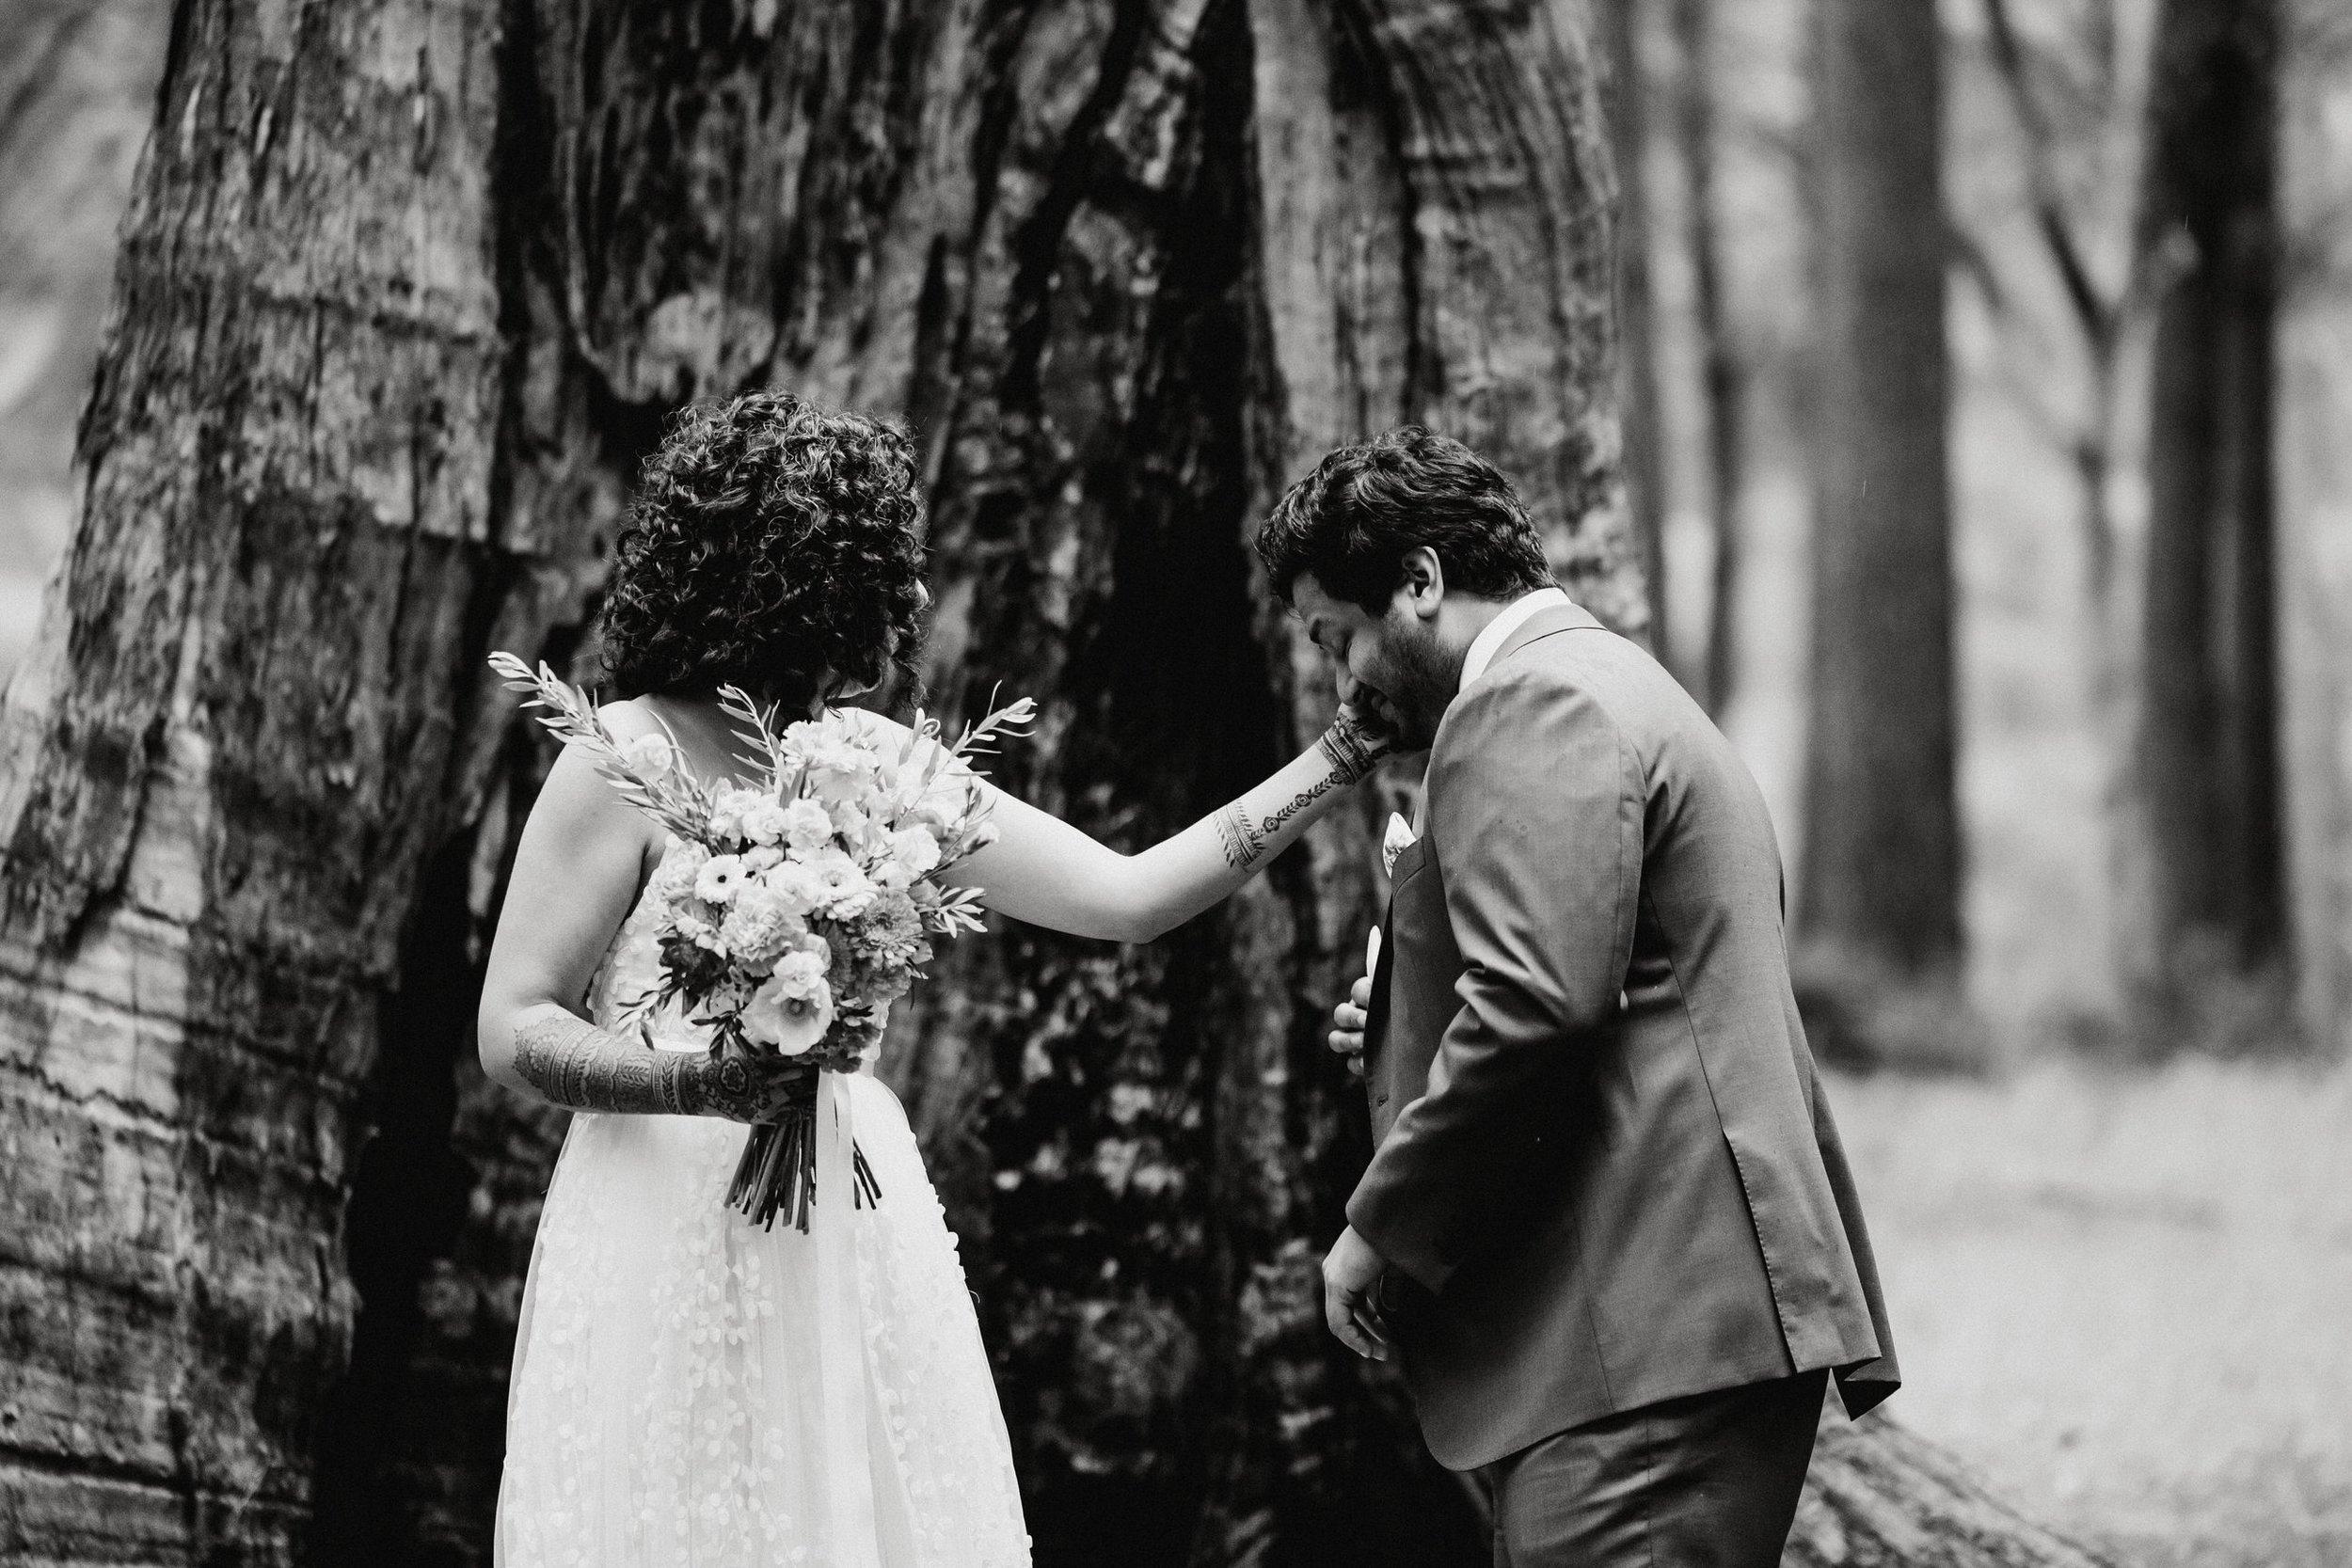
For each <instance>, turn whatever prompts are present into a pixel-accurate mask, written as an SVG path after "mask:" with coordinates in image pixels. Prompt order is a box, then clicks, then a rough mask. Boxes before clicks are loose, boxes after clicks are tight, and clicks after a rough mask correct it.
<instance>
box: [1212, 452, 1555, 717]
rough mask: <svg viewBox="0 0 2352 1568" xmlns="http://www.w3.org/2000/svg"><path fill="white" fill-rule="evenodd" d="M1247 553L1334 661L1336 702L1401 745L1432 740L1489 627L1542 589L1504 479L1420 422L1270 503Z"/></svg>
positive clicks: (1523, 521) (1545, 576)
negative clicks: (1371, 720)
mask: <svg viewBox="0 0 2352 1568" xmlns="http://www.w3.org/2000/svg"><path fill="white" fill-rule="evenodd" d="M1257 548H1258V555H1259V558H1260V559H1261V560H1262V561H1263V562H1264V563H1265V569H1266V577H1267V579H1268V581H1269V582H1270V583H1271V584H1272V586H1273V589H1274V592H1275V594H1276V595H1277V596H1279V598H1280V599H1281V600H1282V601H1283V602H1284V603H1285V604H1287V605H1289V606H1290V607H1291V610H1292V611H1293V612H1294V613H1295V614H1296V615H1297V616H1298V618H1299V619H1300V620H1301V621H1303V622H1305V623H1306V626H1307V635H1308V637H1309V638H1310V639H1311V641H1313V642H1314V644H1315V646H1316V647H1318V648H1321V649H1322V650H1323V651H1324V653H1325V654H1326V655H1327V656H1328V657H1330V659H1331V662H1332V663H1333V665H1334V666H1335V667H1336V668H1337V670H1338V672H1339V696H1340V701H1341V702H1343V703H1345V704H1347V705H1350V706H1352V707H1355V708H1358V709H1359V710H1362V711H1365V712H1368V713H1371V714H1373V715H1375V716H1376V718H1377V719H1378V720H1379V721H1380V722H1382V723H1383V724H1384V725H1386V726H1387V727H1388V728H1389V729H1390V730H1391V732H1392V734H1393V736H1394V737H1395V739H1396V742H1397V750H1399V751H1402V752H1420V751H1426V750H1427V749H1428V747H1429V744H1430V742H1431V740H1432V739H1434V738H1435V737H1436V736H1437V733H1438V721H1439V720H1440V719H1442V718H1443V717H1444V716H1445V710H1446V705H1447V704H1448V703H1450V702H1451V701H1453V699H1454V693H1455V691H1456V690H1457V689H1459V688H1460V684H1461V675H1462V663H1463V660H1464V658H1465V657H1467V656H1468V654H1469V651H1470V644H1471V642H1473V641H1476V639H1477V637H1478V634H1479V633H1480V632H1481V631H1483V630H1485V629H1486V625H1487V623H1489V622H1490V621H1492V620H1493V619H1494V618H1495V617H1496V616H1497V615H1498V614H1500V613H1501V612H1502V610H1503V608H1504V607H1505V606H1507V605H1509V604H1510V603H1511V602H1512V601H1513V600H1515V599H1517V598H1518V597H1519V596H1520V595H1522V594H1530V593H1534V592H1535V591H1536V590H1538V589H1543V588H1549V587H1550V586H1552V578H1551V570H1550V567H1549V564H1548V563H1547V562H1546V561H1545V559H1544V547H1543V541H1542V540H1541V539H1540V538H1539V537H1538V536H1537V534H1536V532H1535V525H1534V522H1533V521H1532V520H1531V519H1530V518H1529V517H1528V515H1527V508H1526V507H1525V506H1524V505H1522V504H1521V503H1520V501H1519V498H1518V494H1517V493H1516V492H1515V491H1513V490H1512V488H1511V482H1510V481H1509V480H1507V479H1505V478H1503V476H1502V472H1501V470H1499V469H1497V468H1496V467H1494V465H1493V464H1491V463H1488V462H1487V461H1486V459H1484V458H1482V457H1480V456H1479V455H1478V454H1477V453H1476V452H1474V451H1470V448H1468V447H1466V446H1464V445H1463V444H1462V443H1461V442H1459V441H1456V440H1454V439H1452V438H1450V437H1448V436H1438V435H1436V434H1434V433H1432V432H1430V431H1427V430H1424V429H1422V427H1421V426H1419V425H1405V426H1402V427H1400V428H1398V429H1395V430H1391V431H1390V432H1389V433H1388V434H1387V435H1385V436H1378V437H1376V438H1375V439H1373V440H1370V441H1366V442H1363V443H1361V444H1360V445H1358V446H1350V447H1341V448H1340V449H1338V450H1337V451H1333V452H1332V453H1331V454H1330V455H1329V456H1327V457H1326V458H1324V460H1323V461H1322V462H1320V463H1318V464H1316V465H1315V467H1314V471H1313V472H1312V473H1310V474H1309V475H1307V477H1306V478H1304V479H1302V480H1300V481H1299V482H1298V483H1295V484H1294V485H1292V486H1291V488H1290V491H1289V493H1288V494H1286V495H1285V496H1283V498H1282V499H1281V500H1280V501H1279V502H1278V503H1277V504H1276V506H1275V508H1274V512H1273V515H1272V516H1270V517H1269V518H1268V519H1267V520H1266V523H1265V526H1264V527H1263V529H1261V530H1260V531H1259V533H1258V537H1257Z"/></svg>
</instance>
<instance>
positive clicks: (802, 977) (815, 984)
mask: <svg viewBox="0 0 2352 1568" xmlns="http://www.w3.org/2000/svg"><path fill="white" fill-rule="evenodd" d="M830 968H832V964H831V962H830V955H829V954H825V953H815V952H809V951H806V950H804V949H803V950H800V951H795V952H791V953H787V954H786V955H785V956H784V957H783V958H779V959H777V960H776V971H775V974H772V975H771V976H770V978H771V980H772V981H773V982H774V984H775V986H776V993H777V994H778V995H780V996H788V997H791V998H793V999H795V1000H796V1001H802V1002H806V1001H808V1000H810V999H811V998H813V997H815V996H816V995H817V994H818V992H819V991H821V990H824V989H825V972H826V971H827V970H828V969H830Z"/></svg>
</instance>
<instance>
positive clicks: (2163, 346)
mask: <svg viewBox="0 0 2352 1568" xmlns="http://www.w3.org/2000/svg"><path fill="white" fill-rule="evenodd" d="M2279 29H2280V20H2279V14H2278V8H2277V7H2276V6H2275V5H2274V4H2270V3H2268V0H2255V3H2249V4H2244V5H2236V4H2230V5H2222V4H2214V3H2211V0H2169V3H2168V4H2167V5H2166V6H2165V7H2164V8H2163V9H2162V11H2161V12H2160V13H2159V18H2158V25H2157V31H2156V44H2155V61H2154V66H2153V71H2152V75H2151V84H2150V94H2149V121H2148V131H2149V141H2148V152H2147V164H2146V175H2145V179H2144V182H2143V184H2142V190H2141V203H2142V208H2141V214H2140V230H2141V246H2142V249H2143V251H2144V252H2146V253H2148V254H2151V255H2154V256H2158V257H2162V258H2167V259H2169V260H2171V261H2173V263H2174V265H2173V267H2172V268H2171V269H2170V276H2169V278H2168V281H2169V287H2168V288H2167V289H2166V292H2165V293H2164V294H2163V295H2162V297H2161V299H2160V301H2159V302H2158V306H2157V325H2156V342H2155V358H2154V367H2153V373H2152V382H2153V386H2152V391H2151V400H2150V408H2149V440H2148V451H2149V515H2148V543H2147V577H2146V585H2145V599H2144V604H2143V613H2142V621H2141V646H2140V654H2141V685H2142V690H2141V700H2140V718H2139V721H2140V732H2139V745H2138V752H2137V759H2136V760H2137V773H2138V777H2137V807H2138V810H2139V812H2140V813H2141V814H2142V815H2143V817H2144V822H2143V824H2142V825H2143V828H2144V832H2143V835H2142V840H2143V845H2144V851H2145V853H2144V857H2143V862H2142V863H2143V864H2144V866H2145V869H2146V874H2147V882H2146V886H2145V887H2144V889H2142V890H2140V898H2141V901H2142V905H2143V907H2142V908H2140V909H2139V910H2138V911H2137V913H2138V915H2139V917H2140V924H2141V929H2140V930H2139V931H2138V932H2137V933H2136V934H2137V947H2136V951H2135V953H2134V957H2135V958H2136V959H2137V969H2138V973H2137V974H2134V975H2133V976H2132V978H2133V979H2134V980H2135V981H2136V982H2137V986H2138V988H2139V989H2140V990H2141V991H2142V992H2143V993H2144V994H2146V995H2147V997H2148V998H2149V999H2150V1000H2152V1001H2153V1002H2154V1003H2155V1004H2156V1007H2155V1011H2156V1012H2157V1015H2158V1016H2163V1015H2165V1014H2175V1015H2177V1014H2179V1013H2180V1012H2182V1011H2183V1010H2184V1009H2186V1010H2188V1011H2190V1012H2194V1011H2196V1010H2197V1009H2198V1007H2199V1005H2200V1002H2201V992H2202V991H2204V990H2206V989H2207V988H2209V987H2210V986H2211V984H2212V983H2213V982H2214V981H2215V980H2216V979H2217V978H2222V977H2226V976H2229V975H2232V974H2235V975H2237V976H2240V977H2258V978H2262V979H2265V980H2267V981H2269V982H2271V983H2273V984H2277V982H2279V981H2280V980H2281V979H2282V977H2283V976H2282V974H2281V972H2282V971H2283V970H2284V969H2285V968H2286V967H2287V965H2288V964H2289V962H2290V960H2291V953H2290V948H2289V940H2288V919H2287V908H2288V903H2289V897H2288V893H2287V876H2286V851H2285V832H2284V820H2285V803H2284V796H2283V783H2282V779H2281V759H2280V730H2279V627H2278V610H2277V597H2278V594H2277V583H2276V577H2277V542H2276V524H2275V518H2274V515H2273V512H2274V508H2273V497H2272V489H2273V476H2272V450H2271V449H2272V434H2271V427H2272V414H2271V396H2272V390H2271V381H2272V367H2273V364H2274V358H2275V356H2274V352H2273V344H2272V329H2273V322H2274V319H2275V317H2276V314H2277V310H2278V292H2279V283H2278V266H2279V260H2278V252H2279V243H2280V242H2279V214H2278V186H2279V176H2278V141H2279V88H2278V71H2279V48H2280V31H2279ZM2277 989H2278V992H2279V996H2280V1000H2281V1001H2283V999H2284V996H2285V994H2286V991H2287V987H2286V986H2284V985H2282V984H2280V985H2278V987H2277Z"/></svg>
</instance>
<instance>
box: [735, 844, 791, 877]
mask: <svg viewBox="0 0 2352 1568" xmlns="http://www.w3.org/2000/svg"><path fill="white" fill-rule="evenodd" d="M783 862H784V851H783V850H781V849H779V848H777V847H775V846H774V845H772V844H763V845H760V846H759V847H756V848H753V849H746V850H745V851H743V866H744V869H746V870H748V871H752V872H755V873H756V872H761V871H765V870H767V869H768V868H769V867H770V866H771V865H780V864H782V863H783Z"/></svg>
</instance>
